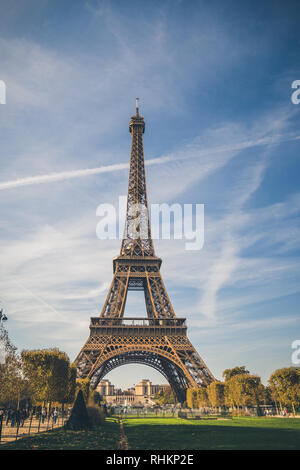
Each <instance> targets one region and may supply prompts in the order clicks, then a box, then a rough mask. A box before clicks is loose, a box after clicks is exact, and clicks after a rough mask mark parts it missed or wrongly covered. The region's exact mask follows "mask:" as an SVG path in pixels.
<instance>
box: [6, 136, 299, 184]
mask: <svg viewBox="0 0 300 470" xmlns="http://www.w3.org/2000/svg"><path fill="white" fill-rule="evenodd" d="M299 138H300V136H293V137H291V136H283V135H275V136H272V137H264V138H259V139H257V140H256V141H246V142H238V143H233V144H232V145H224V146H220V147H212V148H210V149H200V148H199V145H195V144H196V143H194V144H192V145H189V146H188V148H187V149H185V150H184V152H182V151H181V152H177V153H175V154H174V155H167V156H163V157H158V158H152V159H148V160H146V162H145V163H146V165H161V164H165V163H169V162H171V161H176V160H177V161H178V160H186V159H187V158H188V157H187V155H186V152H187V151H188V152H189V153H190V152H193V155H192V158H201V157H205V156H210V155H214V156H215V155H216V154H228V153H229V152H240V151H242V150H245V149H248V148H251V147H257V146H269V145H275V144H279V143H281V142H286V141H291V140H298V139H299ZM182 153H184V156H183V155H182ZM214 163H215V162H214ZM128 168H129V164H128V163H116V164H113V165H106V166H101V167H98V168H86V169H82V170H73V171H64V172H59V173H50V174H47V175H37V176H31V177H26V178H18V179H15V180H11V181H5V182H2V183H0V191H3V190H5V189H13V188H17V187H20V186H31V185H35V184H45V183H52V182H55V181H65V180H69V179H73V178H82V177H86V176H91V175H97V174H100V173H111V172H114V171H120V170H125V169H128ZM214 169H215V168H214ZM203 170H204V171H205V167H204V168H203ZM206 170H207V169H206ZM208 171H209V170H208Z"/></svg>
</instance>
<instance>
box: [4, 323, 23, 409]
mask: <svg viewBox="0 0 300 470" xmlns="http://www.w3.org/2000/svg"><path fill="white" fill-rule="evenodd" d="M0 345H1V361H0V403H1V404H2V406H12V405H13V406H16V407H18V406H19V403H20V401H21V400H22V399H25V398H28V397H29V396H30V389H29V384H28V381H27V380H25V379H24V377H23V376H22V368H21V359H20V356H19V354H18V353H17V348H16V347H15V346H14V345H13V344H12V342H11V341H10V339H9V336H8V332H7V330H6V329H5V328H4V326H3V325H0Z"/></svg>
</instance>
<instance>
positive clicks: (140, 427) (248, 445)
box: [125, 420, 300, 450]
mask: <svg viewBox="0 0 300 470" xmlns="http://www.w3.org/2000/svg"><path fill="white" fill-rule="evenodd" d="M130 421H131V420H130ZM297 424H298V427H297V426H296V425H295V427H294V428H278V427H275V428H272V427H271V426H262V427H260V426H259V425H257V426H251V425H249V426H248V425H247V424H246V425H245V426H243V425H242V423H241V424H238V425H236V423H235V425H233V426H231V425H230V424H226V425H222V424H221V423H220V424H216V425H214V424H209V425H208V424H206V423H203V422H202V423H199V424H198V423H197V424H196V423H194V424H188V423H186V422H185V423H184V424H178V423H174V424H161V425H159V424H156V423H151V424H150V423H147V424H138V423H137V424H136V425H134V424H133V423H130V422H127V423H126V425H125V432H126V435H127V438H128V442H129V446H130V449H132V450H138V449H146V450H187V449H188V450H196V449H199V450H204V449H215V450H225V449H251V450H254V449H265V450H269V449H270V450H271V449H274V450H275V449H281V450H282V449H287V450H292V449H300V422H299V423H297Z"/></svg>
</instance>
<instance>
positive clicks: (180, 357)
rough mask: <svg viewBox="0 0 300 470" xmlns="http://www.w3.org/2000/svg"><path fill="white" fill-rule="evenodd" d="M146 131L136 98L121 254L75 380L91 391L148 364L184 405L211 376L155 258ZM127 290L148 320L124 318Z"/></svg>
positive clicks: (83, 349) (92, 327) (76, 360)
mask: <svg viewBox="0 0 300 470" xmlns="http://www.w3.org/2000/svg"><path fill="white" fill-rule="evenodd" d="M144 131H145V122H144V118H143V116H140V114H139V108H138V99H137V101H136V114H135V115H134V116H132V117H131V119H130V123H129V132H130V133H131V156H130V170H129V184H128V196H127V213H126V221H125V231H124V237H123V240H122V244H121V250H120V255H119V256H118V257H116V258H114V260H113V272H114V276H113V280H112V283H111V286H110V289H109V292H108V294H107V297H106V300H105V303H104V306H103V309H102V311H101V314H100V316H99V317H93V318H91V323H90V336H89V338H88V340H87V341H86V343H85V345H84V346H83V348H82V349H81V351H80V353H79V354H78V356H77V358H76V359H75V363H76V365H77V370H78V376H79V377H80V378H88V379H90V382H91V385H92V387H94V388H95V387H96V386H97V385H98V383H99V381H100V380H102V379H103V377H104V376H105V375H106V374H107V373H108V372H110V371H111V370H113V369H114V368H116V367H119V366H121V365H124V364H130V363H140V364H145V365H148V366H151V367H153V368H154V369H156V370H158V371H159V372H161V374H162V375H163V376H164V377H165V378H166V379H167V381H168V382H169V384H170V386H171V387H172V390H173V392H174V393H175V396H176V398H177V400H178V401H180V402H182V401H184V400H185V395H186V393H185V392H186V390H187V388H190V387H193V388H197V387H201V386H202V387H206V386H207V385H208V384H209V383H211V382H212V381H213V380H215V378H214V376H213V375H212V373H211V372H210V371H209V369H208V368H207V366H206V365H205V363H204V361H203V360H202V359H201V357H200V356H199V354H198V353H197V351H196V350H195V348H194V347H193V346H192V344H191V342H190V341H189V339H188V337H187V326H186V319H185V318H177V317H176V315H175V313H174V310H173V307H172V304H171V302H170V299H169V296H168V294H167V291H166V288H165V285H164V283H163V280H162V277H161V274H160V266H161V262H162V260H161V259H160V258H159V257H157V256H156V255H155V251H154V247H153V241H152V237H151V228H150V222H149V211H148V202H147V192H146V177H145V162H144V150H143V133H144ZM142 209H143V210H142ZM141 225H143V230H141ZM128 290H141V291H144V296H145V303H146V311H147V317H146V318H140V317H124V309H125V304H126V298H127V292H128Z"/></svg>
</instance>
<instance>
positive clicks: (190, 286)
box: [0, 0, 300, 386]
mask: <svg viewBox="0 0 300 470" xmlns="http://www.w3.org/2000/svg"><path fill="white" fill-rule="evenodd" d="M299 9H300V8H299V3H298V2H296V1H295V2H294V1H286V2H281V1H262V2H238V1H227V2H222V1H220V0H219V1H211V2H204V1H191V0H190V1H184V0H182V1H179V0H178V1H176V0H173V1H155V0H152V1H151V2H140V1H134V0H128V1H126V2H125V1H117V0H116V1H92V0H87V1H72V2H70V1H62V0H60V1H57V0H53V1H51V2H50V1H44V0H36V1H28V0H27V1H22V0H21V1H20V0H18V1H17V0H15V1H14V0H12V1H10V2H9V4H8V3H7V2H4V1H1V16H0V52H1V63H0V79H1V80H4V81H5V83H6V87H7V103H6V104H5V105H0V139H1V159H0V165H1V178H0V195H1V198H0V206H1V232H0V247H1V264H0V299H1V305H2V306H3V307H4V308H5V312H6V314H7V315H8V317H9V321H8V324H7V326H8V328H9V333H10V336H11V337H12V339H13V341H14V342H15V344H16V345H17V346H18V347H19V348H20V349H23V348H40V347H55V346H56V347H59V348H60V349H62V350H64V351H66V352H67V353H68V354H69V356H70V358H71V359H74V358H75V356H76V354H77V353H78V351H79V350H80V348H81V346H82V345H83V343H84V342H85V340H86V338H87V336H88V331H89V329H88V326H89V318H90V316H96V315H98V314H99V312H100V310H101V308H102V305H103V302H104V300H105V296H106V293H107V289H108V287H109V284H110V281H111V278H112V258H113V256H115V255H117V254H118V252H119V247H120V241H119V240H107V241H101V240H98V239H97V237H96V233H95V230H96V225H97V222H98V221H99V219H98V218H97V217H96V209H97V207H98V205H99V204H100V203H104V202H106V203H112V204H117V201H118V196H119V195H124V194H126V192H127V181H128V169H127V168H126V164H127V163H128V161H129V152H130V136H129V133H128V122H129V118H130V116H131V115H132V114H133V112H134V108H135V98H136V96H139V97H140V109H141V112H142V114H143V115H144V116H145V121H146V133H145V137H144V149H145V158H146V160H151V159H158V160H157V164H156V165H149V166H148V167H147V184H148V196H149V200H150V202H151V203H162V202H166V203H170V204H171V203H174V202H177V203H180V204H184V203H194V204H196V203H198V204H204V205H205V244H204V247H203V249H202V250H200V251H197V252H196V251H192V252H189V251H186V250H185V246H184V241H180V240H172V241H171V242H170V241H169V242H167V241H164V240H161V241H160V240H158V241H156V243H155V247H156V252H157V254H158V255H159V256H161V257H162V259H163V265H162V275H163V278H164V281H165V284H166V286H167V289H168V293H169V295H170V297H171V300H172V303H173V306H174V309H175V312H176V314H177V316H180V317H182V316H183V317H187V321H188V327H189V330H188V331H189V337H190V339H191V341H192V343H193V344H194V346H195V347H196V348H197V350H198V351H199V353H200V355H201V356H202V357H203V358H204V360H205V361H206V363H207V364H208V366H209V368H210V369H211V370H212V372H213V373H214V375H215V376H216V377H217V378H221V374H222V371H223V370H224V369H225V368H229V367H233V366H235V365H246V366H247V368H248V369H249V370H250V371H251V372H253V373H257V374H259V375H261V376H262V379H263V381H264V382H266V380H267V379H268V377H269V375H270V374H271V372H272V371H273V370H274V369H276V368H278V367H282V366H290V365H292V364H291V353H292V350H291V343H292V341H293V340H295V339H299V336H300V332H299V323H300V320H299V300H300V283H299V274H300V272H299V271H300V270H299V254H300V252H299V248H300V246H299V245H300V244H299V240H300V237H299V235H300V226H299V215H300V185H299V170H300V164H299V139H300V126H299V124H300V120H299V111H300V105H294V104H293V103H292V102H291V94H292V91H293V90H292V89H291V84H292V82H293V81H294V80H299V79H300V63H299V47H300V39H299V34H298V30H299V24H298V23H299V22H298V17H299ZM165 157H168V158H167V159H166V158H165ZM167 161H168V162H167ZM107 165H114V167H113V168H112V170H111V171H106V172H101V171H102V170H101V168H102V167H104V166H107ZM85 169H97V170H95V172H94V174H90V175H87V174H86V173H85V172H84V171H81V170H85ZM99 169H100V170H99ZM75 171H79V174H78V173H77V177H76V178H75V177H74V172H75ZM53 173H59V174H60V173H63V175H61V174H60V175H59V176H55V177H53V176H52V177H49V175H52V174H53ZM41 176H42V177H41ZM72 176H73V177H72ZM28 178H35V179H33V180H30V179H29V180H28ZM16 181H17V183H16ZM29 183H30V184H29ZM36 183H39V184H36ZM142 307H143V306H142V299H140V298H137V297H132V298H128V309H127V311H128V313H131V312H134V313H137V312H138V311H139V309H142ZM131 309H132V310H131ZM144 377H147V378H148V377H149V378H150V379H152V380H153V381H154V382H162V381H163V380H162V377H161V376H159V374H158V373H156V372H155V371H153V370H152V369H149V368H146V367H142V366H126V367H121V368H119V369H116V370H115V371H113V372H112V373H111V374H110V375H109V377H108V378H111V379H112V381H113V382H114V383H115V384H116V385H120V386H121V385H122V386H131V385H132V384H133V383H136V382H137V381H138V380H140V379H141V378H144Z"/></svg>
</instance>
